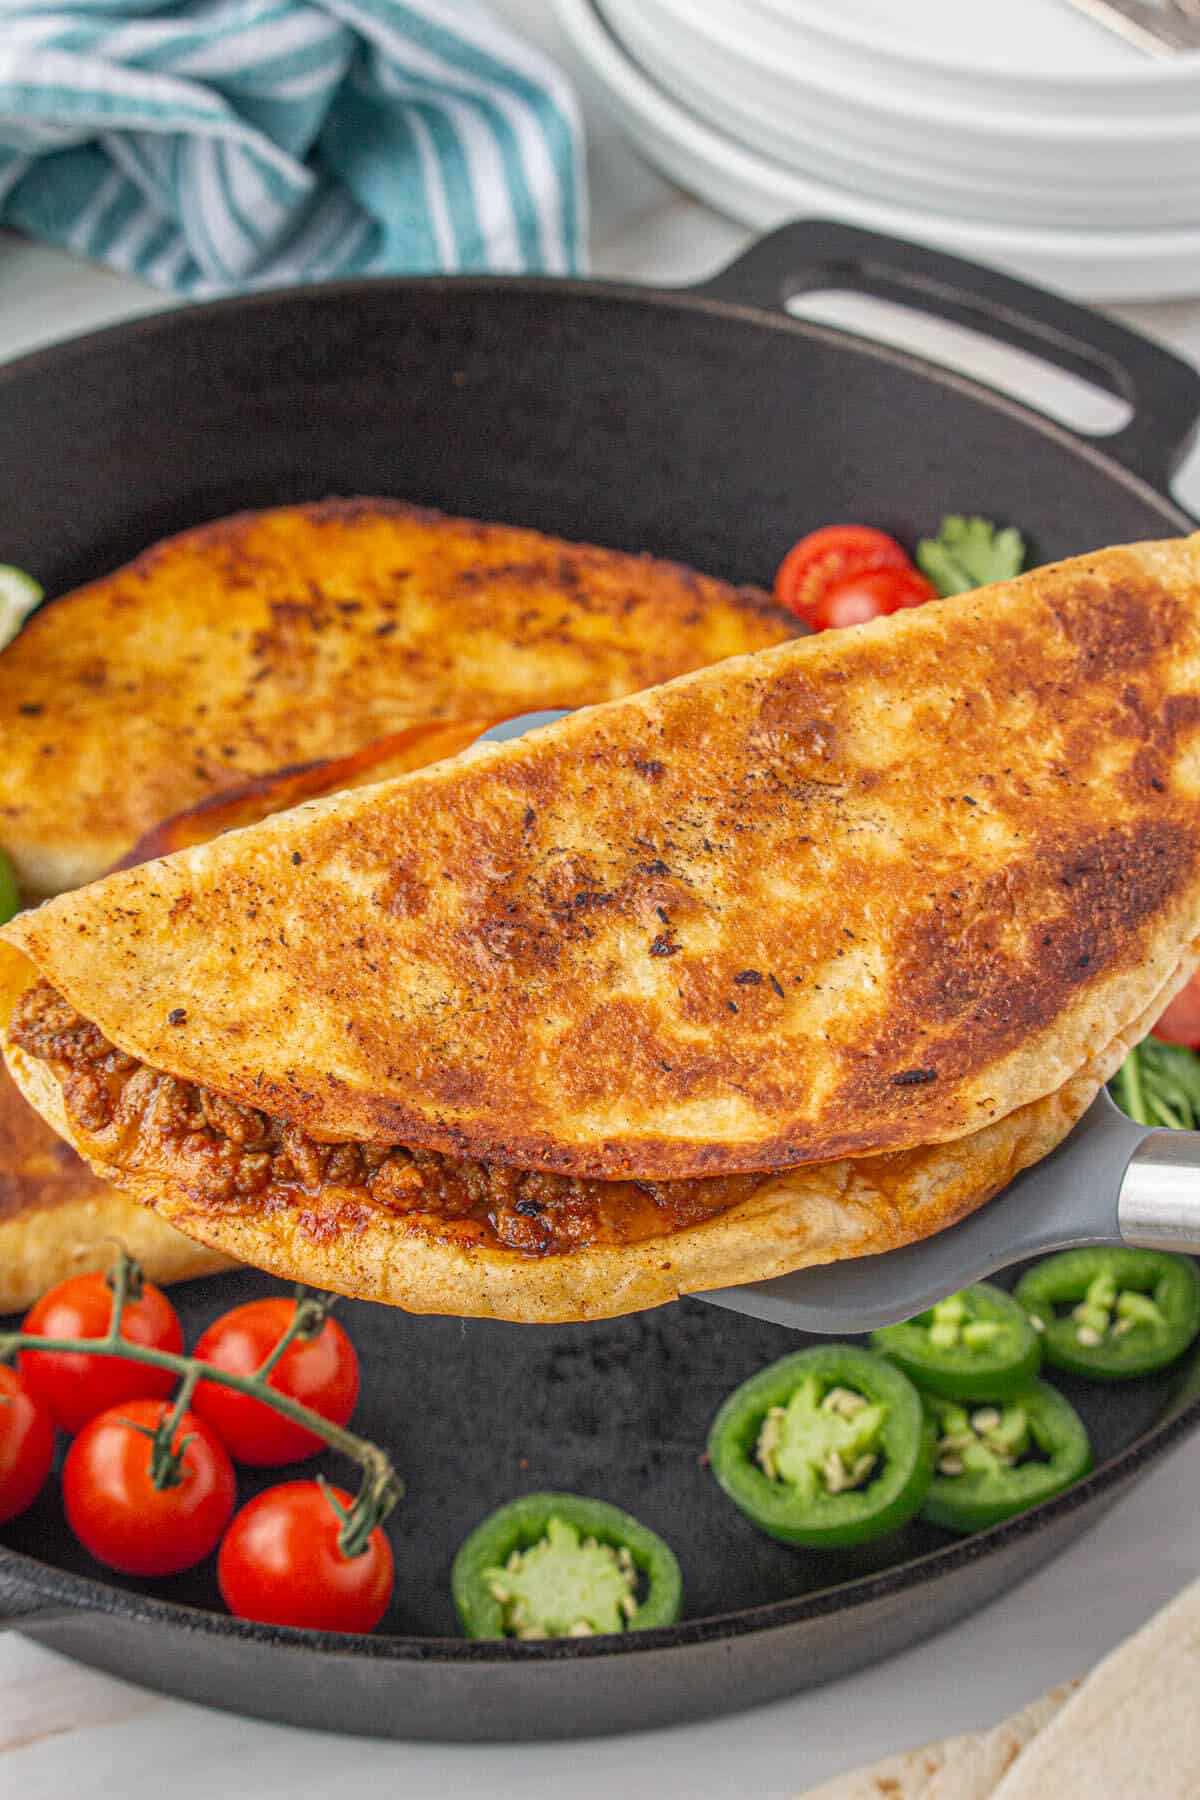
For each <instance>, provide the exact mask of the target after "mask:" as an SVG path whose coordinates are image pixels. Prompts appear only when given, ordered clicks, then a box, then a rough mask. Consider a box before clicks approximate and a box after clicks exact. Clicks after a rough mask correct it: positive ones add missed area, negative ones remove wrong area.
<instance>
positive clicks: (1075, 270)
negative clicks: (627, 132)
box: [555, 0, 1200, 300]
mask: <svg viewBox="0 0 1200 1800" xmlns="http://www.w3.org/2000/svg"><path fill="white" fill-rule="evenodd" d="M555 4H556V8H557V12H558V16H559V20H560V22H561V24H562V26H563V29H564V31H565V32H566V33H567V36H568V38H569V39H570V41H571V42H572V44H573V45H574V47H575V49H576V50H577V51H578V53H579V54H580V55H581V56H582V57H583V58H584V60H585V62H586V63H587V64H588V65H589V67H590V68H591V69H592V70H593V72H594V73H595V75H596V76H597V77H598V79H599V80H600V81H601V82H602V83H603V84H604V85H605V87H606V88H607V89H608V90H609V92H610V94H611V96H612V97H613V99H614V100H615V102H616V104H618V105H619V106H622V107H624V108H625V109H626V110H627V111H628V112H629V113H630V114H631V115H632V116H633V118H634V119H635V120H637V121H639V122H641V123H643V124H647V125H648V126H649V128H650V129H651V130H652V131H653V130H656V131H657V132H658V133H659V134H660V135H664V136H666V137H667V138H668V140H669V141H672V142H673V143H674V145H675V147H676V149H682V150H683V151H684V152H686V153H690V154H692V155H694V156H695V157H696V158H697V160H698V161H699V162H700V163H702V164H704V165H706V166H709V167H713V166H718V167H720V168H722V169H723V171H724V172H725V173H726V174H727V175H731V176H732V177H733V178H734V180H735V181H736V182H739V183H740V184H741V186H742V187H743V188H744V189H745V190H747V191H753V192H756V193H758V194H759V195H760V196H765V197H766V198H767V199H768V200H770V201H771V202H772V203H773V204H774V205H776V206H777V207H778V215H777V222H782V220H783V219H784V218H785V217H786V216H788V215H789V214H790V215H791V216H793V217H804V216H808V217H826V218H842V219H844V220H846V221H847V222H849V223H851V224H857V225H862V226H863V227H865V228H866V229H868V230H875V231H879V232H882V233H885V234H887V235H890V236H893V237H901V238H904V237H908V238H915V239H917V240H918V241H922V242H925V243H933V244H937V243H939V242H940V243H941V244H942V245H943V246H944V247H946V248H948V249H950V250H951V251H952V253H954V254H958V255H962V256H965V257H968V258H971V257H974V258H976V259H977V260H978V261H980V262H984V263H987V262H992V263H996V264H999V265H1001V266H1007V267H1009V268H1011V267H1012V266H1013V265H1014V264H1018V265H1024V266H1026V267H1027V266H1028V265H1029V264H1030V263H1031V262H1033V261H1035V260H1037V259H1038V258H1042V257H1044V258H1045V260H1046V263H1047V266H1048V267H1050V268H1051V270H1052V271H1053V272H1052V273H1051V274H1050V275H1049V276H1047V277H1045V279H1047V280H1049V281H1050V282H1052V283H1053V282H1054V281H1055V280H1057V281H1058V282H1059V283H1060V284H1061V285H1063V286H1070V287H1071V288H1072V290H1073V291H1074V292H1077V293H1079V292H1082V291H1084V290H1085V289H1086V290H1087V291H1088V292H1089V293H1090V294H1091V295H1092V297H1096V296H1098V295H1100V294H1104V295H1105V296H1106V297H1107V298H1109V299H1117V298H1120V299H1122V300H1129V299H1134V298H1141V299H1161V298H1165V297H1180V296H1183V295H1185V294H1194V293H1198V292H1200V228H1197V230H1196V231H1194V232H1180V231H1161V232H1128V231H1126V232H1119V233H1111V232H1110V233H1100V232H1080V231H1072V232H1042V233H1034V232H1027V233H1025V234H1023V235H1022V234H1020V233H1016V232H1012V231H1010V230H1008V229H1006V228H998V227H995V226H989V225H979V224H975V223H974V222H972V221H970V220H959V219H955V218H952V217H951V216H950V215H943V214H932V213H930V214H918V213H916V212H912V211H909V210H907V209H905V208H900V207H892V206H888V205H887V204H885V203H881V202H875V201H863V200H860V199H859V197H858V196H857V195H854V194H851V193H845V194H842V193H839V192H836V191H835V190H834V189H832V188H829V187H825V186H824V184H821V183H818V182H815V181H810V180H805V179H804V178H802V177H799V176H796V175H793V174H792V172H791V171H789V170H786V169H781V168H779V167H778V165H773V164H771V163H770V162H769V161H768V160H767V158H765V157H762V156H759V155H758V154H757V153H756V152H753V151H749V150H747V149H746V148H745V147H744V146H743V145H741V144H738V143H736V142H734V141H733V140H732V139H726V138H723V137H722V136H720V134H719V133H717V132H715V131H713V130H712V128H711V127H709V126H707V125H705V124H704V123H703V121H701V120H699V119H696V118H694V117H693V116H692V115H691V114H689V113H687V112H686V111H685V110H684V108H682V107H680V106H679V105H678V104H677V103H676V102H675V101H673V100H671V99H670V97H669V96H668V95H666V94H664V93H663V91H662V90H661V89H660V88H658V87H657V86H655V84H654V83H653V82H652V81H651V80H650V78H649V77H648V76H647V75H646V74H644V72H643V71H642V69H641V68H640V67H639V65H638V64H636V63H635V62H633V61H632V60H631V59H630V58H629V57H627V56H626V54H625V52H624V51H623V50H622V49H621V48H620V47H619V45H618V44H617V43H616V41H615V40H614V38H613V37H612V34H611V33H610V32H609V31H608V30H607V28H606V27H605V25H604V23H603V21H602V19H601V17H600V15H599V13H598V11H597V8H596V5H595V0H555ZM801 190H806V191H804V192H802V191H801ZM763 222H764V220H763V217H762V216H760V218H759V220H758V224H759V226H760V227H761V226H762V224H763ZM1185 259H1187V260H1190V261H1192V262H1194V264H1195V270H1196V273H1195V276H1194V277H1192V276H1191V275H1189V277H1188V280H1187V282H1186V283H1184V282H1180V281H1178V280H1174V279H1171V278H1169V277H1165V276H1164V277H1158V278H1154V279H1151V280H1148V281H1147V282H1145V283H1140V282H1136V281H1135V283H1134V285H1132V286H1131V285H1129V281H1128V273H1129V271H1130V270H1131V269H1132V270H1133V271H1136V270H1137V269H1138V268H1139V267H1143V266H1144V265H1145V264H1146V263H1148V262H1154V261H1158V262H1160V263H1162V262H1170V263H1178V262H1180V261H1183V260H1185ZM1110 264H1111V265H1115V270H1116V272H1117V273H1118V274H1119V275H1120V274H1124V275H1125V279H1124V280H1118V281H1117V282H1116V283H1115V284H1114V285H1112V286H1108V285H1106V279H1105V277H1104V276H1101V277H1100V279H1099V280H1095V279H1093V277H1092V275H1088V276H1087V277H1084V276H1082V275H1081V272H1080V271H1081V266H1084V267H1088V268H1089V269H1091V270H1093V271H1094V270H1095V268H1096V267H1097V266H1101V267H1104V266H1108V265H1110Z"/></svg>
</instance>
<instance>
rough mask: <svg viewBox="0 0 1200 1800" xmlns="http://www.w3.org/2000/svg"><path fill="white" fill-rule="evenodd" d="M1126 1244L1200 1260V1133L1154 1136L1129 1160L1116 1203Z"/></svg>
mask: <svg viewBox="0 0 1200 1800" xmlns="http://www.w3.org/2000/svg"><path fill="white" fill-rule="evenodd" d="M1117 1224H1118V1226H1119V1228H1120V1232H1121V1236H1122V1237H1123V1238H1124V1239H1125V1242H1126V1243H1127V1244H1136V1245H1138V1247H1139V1248H1141V1249H1145V1250H1184V1251H1189V1252H1190V1253H1191V1254H1192V1255H1193V1256H1200V1131H1151V1132H1149V1133H1148V1134H1147V1136H1146V1137H1144V1138H1143V1139H1142V1141H1141V1143H1140V1144H1139V1145H1138V1147H1137V1149H1136V1150H1135V1151H1134V1153H1133V1155H1132V1156H1131V1157H1130V1159H1129V1167H1128V1168H1127V1169H1126V1171H1125V1179H1124V1180H1123V1181H1122V1183H1121V1194H1120V1198H1119V1199H1118V1201H1117Z"/></svg>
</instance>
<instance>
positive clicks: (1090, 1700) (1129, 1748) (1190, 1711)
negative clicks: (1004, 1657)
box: [995, 1582, 1200, 1800]
mask: <svg viewBox="0 0 1200 1800" xmlns="http://www.w3.org/2000/svg"><path fill="white" fill-rule="evenodd" d="M1198 1694H1200V1582H1193V1583H1192V1585H1191V1586H1190V1587H1187V1588H1185V1589H1184V1591H1183V1593H1182V1594H1180V1595H1179V1596H1178V1598H1177V1599H1175V1600H1173V1601H1172V1602H1171V1604H1170V1605H1169V1606H1167V1607H1165V1608H1164V1609H1163V1611H1162V1612H1160V1613H1158V1614H1157V1615H1156V1616H1155V1617H1154V1618H1153V1619H1151V1621H1150V1622H1149V1624H1148V1625H1145V1626H1143V1627H1142V1629H1141V1630H1140V1631H1139V1632H1136V1633H1135V1635H1134V1636H1133V1637H1131V1638H1129V1639H1127V1640H1126V1642H1125V1643H1124V1644H1122V1645H1121V1646H1120V1647H1119V1648H1118V1649H1116V1650H1114V1651H1113V1653H1112V1655H1111V1656H1109V1657H1107V1658H1106V1659H1105V1660H1104V1661H1103V1662H1102V1663H1100V1665H1099V1666H1098V1667H1097V1668H1096V1669H1095V1670H1094V1671H1093V1672H1092V1674H1091V1675H1090V1676H1089V1677H1088V1679H1087V1681H1086V1682H1085V1683H1084V1685H1083V1687H1082V1688H1081V1689H1080V1690H1079V1692H1078V1693H1077V1694H1076V1695H1075V1697H1074V1699H1073V1700H1071V1702H1070V1704H1069V1705H1067V1706H1064V1707H1063V1709H1062V1711H1061V1712H1060V1713H1059V1714H1058V1716H1057V1717H1056V1718H1055V1719H1054V1720H1053V1721H1052V1722H1051V1723H1050V1724H1049V1725H1047V1727H1046V1730H1045V1732H1044V1733H1043V1734H1042V1735H1041V1736H1039V1737H1038V1738H1037V1739H1036V1740H1035V1741H1034V1743H1032V1744H1031V1745H1030V1746H1029V1748H1028V1749H1027V1750H1026V1751H1024V1752H1023V1753H1022V1755H1021V1756H1020V1758H1019V1759H1018V1761H1017V1763H1016V1765H1015V1767H1014V1768H1013V1769H1012V1771H1011V1773H1010V1774H1009V1775H1008V1776H1007V1777H1006V1778H1005V1779H1004V1780H1003V1781H1002V1782H1001V1783H1000V1785H999V1787H998V1788H997V1789H996V1797H995V1800H1069V1796H1072V1795H1075V1794H1079V1795H1087V1796H1088V1800H1092V1797H1093V1796H1095V1800H1101V1796H1105V1795H1110V1794H1111V1795H1113V1796H1120V1800H1196V1795H1197V1794H1200V1706H1198V1705H1197V1695H1198Z"/></svg>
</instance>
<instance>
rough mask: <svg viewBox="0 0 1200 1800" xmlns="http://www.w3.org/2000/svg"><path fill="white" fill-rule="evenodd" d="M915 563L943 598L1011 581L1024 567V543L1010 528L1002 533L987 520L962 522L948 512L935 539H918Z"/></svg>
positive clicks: (962, 520)
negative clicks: (994, 583)
mask: <svg viewBox="0 0 1200 1800" xmlns="http://www.w3.org/2000/svg"><path fill="white" fill-rule="evenodd" d="M917 563H918V565H919V566H920V568H922V569H923V570H924V572H925V574H926V575H928V577H929V579H930V581H932V583H933V585H934V587H935V588H936V589H937V591H938V593H939V594H940V595H941V596H942V598H943V599H947V598H948V597H949V596H950V595H951V594H967V593H970V591H971V589H972V588H977V587H986V586H987V584H988V582H990V581H1011V580H1012V578H1013V576H1014V575H1019V574H1020V573H1021V570H1022V568H1023V567H1024V566H1025V540H1024V538H1023V537H1022V536H1021V534H1020V532H1019V531H1017V530H1015V529H1014V528H1013V527H1012V526H1011V525H1010V526H1008V527H1007V528H1006V529H1005V530H1003V531H1002V530H1001V529H1000V528H999V526H997V525H993V524H992V523H991V521H990V520H988V519H966V518H963V517H962V516H961V515H960V514H958V513H950V514H948V515H947V517H946V518H944V519H943V520H942V523H941V527H940V529H939V531H938V534H937V536H936V537H935V538H922V539H921V541H920V543H919V544H918V545H917Z"/></svg>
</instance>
